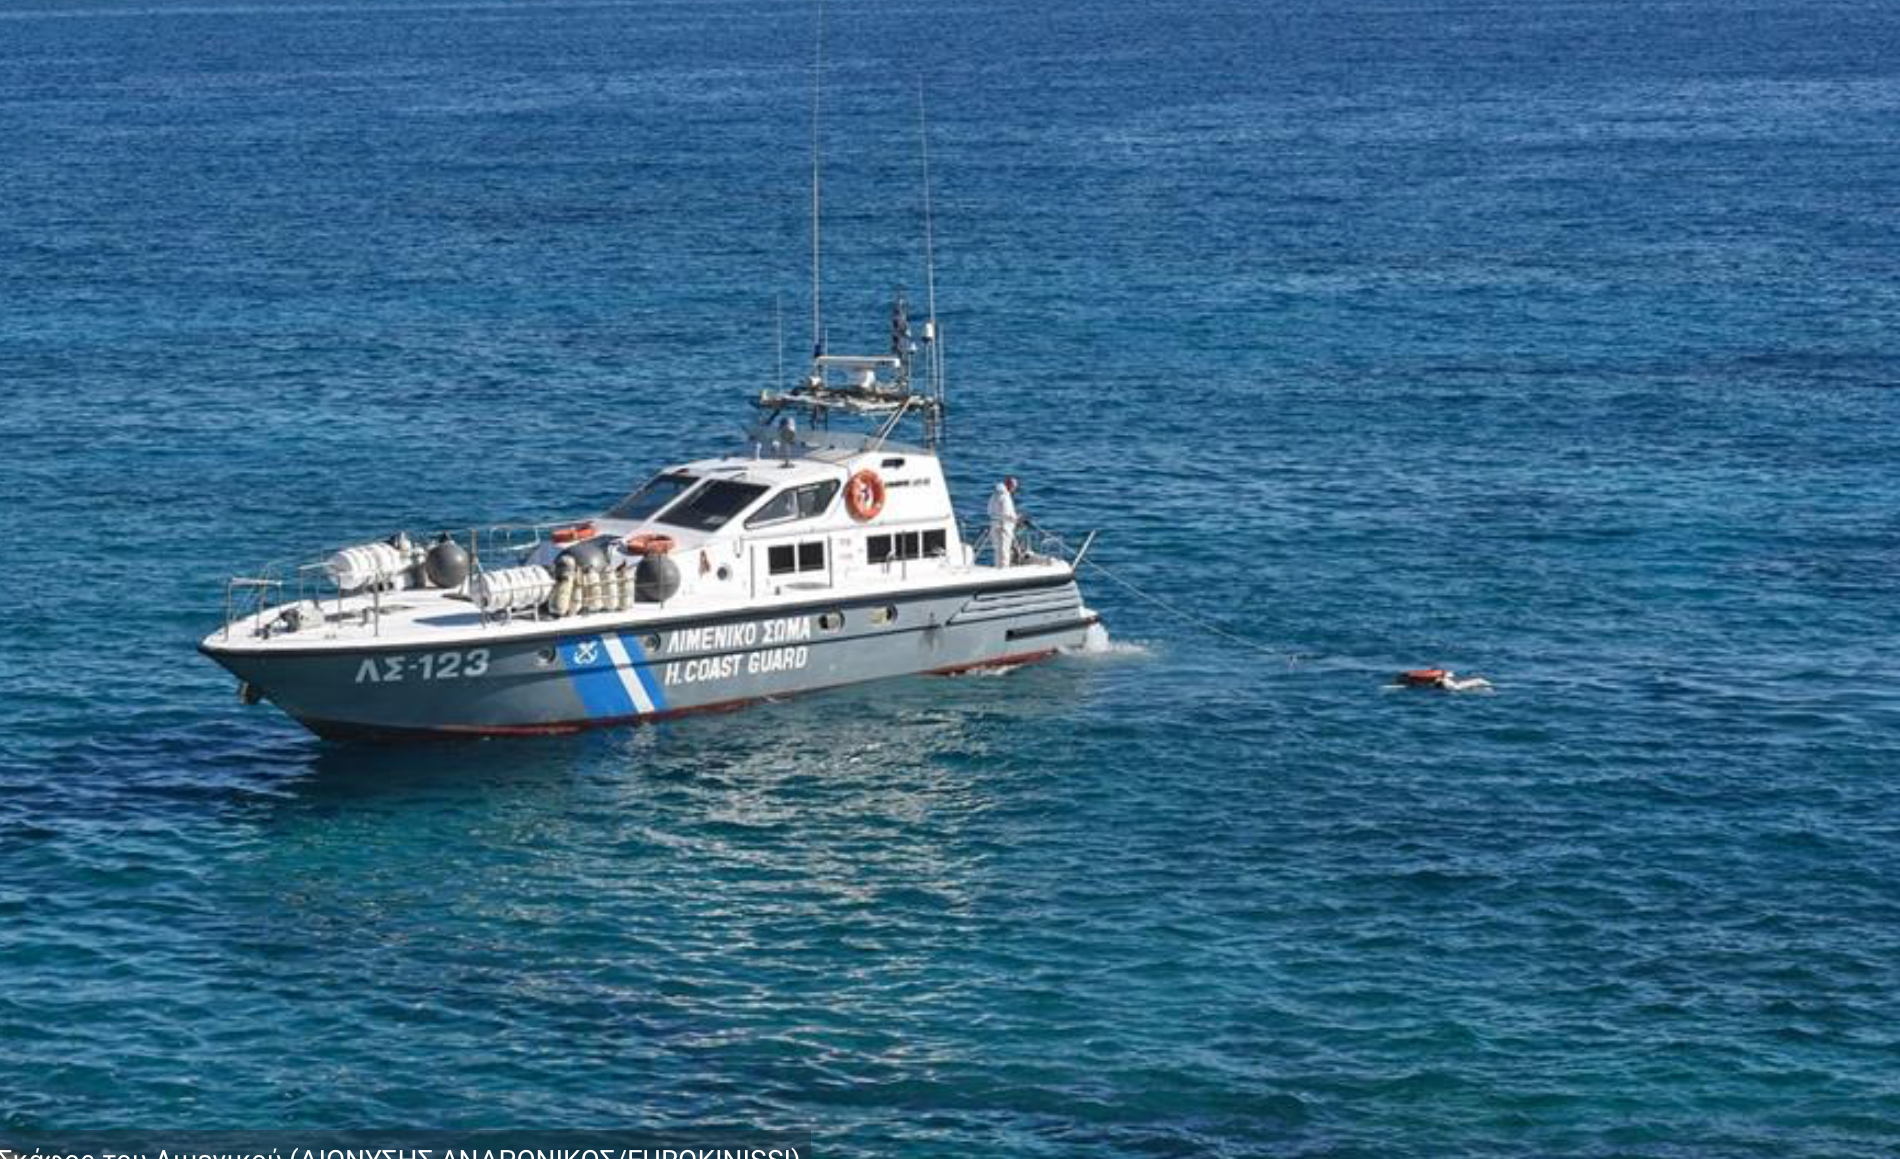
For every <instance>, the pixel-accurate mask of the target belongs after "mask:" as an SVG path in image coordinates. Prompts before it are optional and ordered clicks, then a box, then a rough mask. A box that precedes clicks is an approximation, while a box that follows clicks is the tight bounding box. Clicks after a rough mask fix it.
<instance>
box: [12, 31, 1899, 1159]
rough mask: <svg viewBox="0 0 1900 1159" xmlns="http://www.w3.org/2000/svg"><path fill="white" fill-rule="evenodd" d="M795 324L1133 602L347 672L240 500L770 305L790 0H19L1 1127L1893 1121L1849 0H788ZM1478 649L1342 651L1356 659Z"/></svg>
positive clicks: (606, 370) (1799, 1148) (613, 435)
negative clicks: (896, 312)
mask: <svg viewBox="0 0 1900 1159" xmlns="http://www.w3.org/2000/svg"><path fill="white" fill-rule="evenodd" d="M826 10H827V16H826V19H827V36H826V44H827V56H828V58H829V59H828V62H827V67H826V85H825V91H824V106H823V133H824V138H825V142H826V170H825V176H826V183H825V190H826V199H827V206H828V213H827V256H826V270H827V275H826V300H827V315H828V319H829V322H830V327H831V334H832V340H833V345H834V346H836V347H848V346H852V345H868V344H872V343H876V342H878V341H880V340H881V338H882V335H883V333H884V331H883V325H884V323H883V313H882V311H883V309H884V304H885V302H886V301H887V299H888V296H889V295H890V293H891V291H892V290H893V288H895V287H897V286H900V285H901V286H908V287H909V289H910V290H911V292H912V294H913V297H917V296H919V295H921V293H922V256H921V249H922V247H921V243H920V238H921V230H920V228H919V216H920V215H919V189H918V182H917V179H916V169H917V135H916V120H917V109H916V87H915V86H916V84H917V82H918V78H919V77H921V78H923V80H924V82H925V85H926V89H927V92H928V105H929V116H930V122H931V128H930V135H931V148H932V165H933V172H934V176H935V186H936V188H935V195H936V208H937V222H936V224H937V235H938V238H939V241H940V246H939V265H938V286H939V293H940V297H941V303H942V309H943V316H944V319H945V328H946V333H947V336H948V350H949V355H950V358H949V363H950V375H951V384H950V385H951V392H952V398H953V401H954V405H955V408H956V409H955V412H954V420H953V440H954V441H953V444H952V448H951V449H952V451H953V453H954V455H955V458H954V461H953V468H954V473H955V476H956V481H957V484H958V486H959V488H960V493H961V495H962V496H963V498H964V500H965V501H966V503H967V504H968V505H969V508H970V510H971V512H972V513H974V512H975V511H976V510H977V509H978V506H979V505H980V501H981V498H982V495H983V491H984V489H985V488H986V487H987V485H988V483H989V482H990V481H991V480H993V479H994V478H995V477H996V476H997V475H998V474H1000V473H1001V472H1004V471H1014V472H1016V473H1017V474H1019V475H1021V476H1023V477H1024V479H1025V482H1026V484H1027V489H1026V491H1025V494H1024V501H1025V506H1026V507H1027V509H1028V510H1029V511H1030V512H1031V513H1032V514H1033V515H1035V516H1037V517H1038V518H1039V519H1041V520H1042V521H1044V522H1045V523H1049V524H1052V525H1056V526H1059V527H1062V528H1066V529H1073V530H1083V529H1087V528H1092V527H1099V528H1101V529H1102V530H1103V538H1102V540H1101V543H1100V547H1099V548H1098V558H1099V559H1100V560H1101V561H1102V562H1103V563H1104V564H1105V565H1107V566H1108V567H1110V568H1112V569H1113V570H1114V573H1115V574H1116V575H1118V576H1120V577H1123V578H1124V579H1126V580H1129V581H1132V582H1133V583H1135V584H1137V585H1139V586H1140V587H1141V588H1143V589H1150V590H1152V591H1154V592H1155V593H1158V594H1160V595H1162V596H1163V597H1164V598H1165V599H1167V600H1168V601H1170V602H1172V603H1174V604H1176V605H1179V606H1180V607H1182V608H1183V609H1185V610H1187V611H1189V612H1191V613H1192V614H1194V615H1196V616H1199V617H1204V618H1205V619H1207V620H1208V621H1210V622H1212V623H1214V624H1216V625H1219V626H1220V627H1222V628H1223V629H1225V630H1227V631H1229V632H1233V633H1237V634H1241V635H1244V636H1247V637H1249V638H1251V639H1255V640H1258V641H1260V642H1261V643H1262V644H1263V645H1264V646H1266V647H1267V648H1268V649H1270V650H1271V651H1270V652H1263V651H1259V650H1250V649H1248V648H1244V647H1241V646H1239V645H1236V644H1234V643H1233V642H1231V641H1230V640H1228V639H1225V638H1222V637H1219V636H1216V635H1213V634H1210V633H1207V632H1204V631H1202V630H1200V629H1199V628H1197V627H1196V626H1195V625H1193V624H1191V623H1189V622H1186V621H1184V620H1182V619H1179V618H1177V617H1175V616H1173V615H1171V614H1170V613H1168V612H1166V611H1164V610H1163V609H1161V608H1159V607H1157V606H1156V605H1154V604H1151V603H1148V602H1146V601H1144V600H1142V599H1140V598H1137V596H1136V595H1135V594H1134V593H1133V592H1132V591H1131V590H1130V589H1128V588H1126V587H1122V586H1119V585H1117V584H1116V583H1113V582H1110V581H1109V580H1108V579H1107V577H1106V576H1100V575H1098V576H1096V577H1094V578H1092V579H1091V581H1090V582H1089V583H1088V585H1087V592H1088V596H1089V599H1090V601H1091V603H1092V604H1093V605H1094V606H1096V607H1097V608H1098V609H1099V610H1100V611H1101V612H1102V613H1103V614H1104V616H1105V617H1106V619H1107V622H1108V623H1109V625H1110V627H1111V630H1112V632H1113V634H1114V636H1115V638H1116V640H1117V641H1118V642H1119V646H1118V648H1117V649H1116V650H1115V651H1114V652H1112V653H1110V654H1108V655H1105V656H1093V657H1086V658H1070V659H1064V660H1061V661H1058V662H1054V663H1051V664H1048V665H1044V666H1040V667H1036V668H1032V669H1026V670H1022V671H1019V672H1016V673H1013V674H1010V675H1008V676H1004V677H985V678H966V679H957V680H937V681H921V680H920V681H914V682H899V683H894V684H885V685H879V686H874V687H865V688H860V689H854V690H847V691H843V692H837V693H830V694H824V695H817V696H812V697H809V698H806V699H802V700H798V701H794V702H789V703H784V704H779V705H772V706H766V707H762V708H758V709H756V710H752V711H748V712H744V713H739V714H733V715H724V716H717V717H710V718H699V719H690V720H683V721H679V722H676V723H671V724H667V725H664V726H661V727H654V728H647V729H640V730H629V731H617V732H609V733H597V734H591V735H587V736H582V737H577V738H569V739H557V740H548V741H534V742H506V743H502V742H495V743H487V744H471V745H459V746H449V747H434V748H415V749H396V750H375V749H363V748H350V747H337V746H329V745H325V744H323V743H320V742H318V741H316V740H314V739H312V738H310V737H308V736H307V735H305V734H303V733H302V732H301V731H299V730H298V729H297V728H296V727H295V726H294V725H292V724H291V723H289V722H288V721H286V720H285V719H283V718H282V717H281V716H279V715H277V714H275V713H273V712H272V711H270V710H268V709H267V708H255V709H246V708H244V707H242V706H240V705H239V704H238V702H237V700H236V698H235V697H234V695H233V689H232V687H231V683H230V681H229V680H228V678H226V677H225V676H224V675H223V674H222V673H221V672H219V671H218V670H217V669H215V668H214V667H213V666H211V665H210V664H208V663H206V662H205V661H203V660H202V659H200V658H199V657H198V656H197V655H196V654H195V653H194V652H193V650H192V646H193V643H194V641H195V640H196V639H197V638H198V637H199V636H201V635H202V634H204V633H205V632H207V631H209V630H210V629H211V628H212V627H214V626H215V625H216V623H217V621H218V617H219V601H220V598H221V589H220V584H221V582H222V579H223V577H224V576H226V575H227V574H230V573H233V572H238V571H242V570H244V569H246V568H248V567H251V566H253V565H255V564H256V563H258V562H260V561H263V560H266V559H274V558H282V557H298V556H306V555H311V554H314V553H316V552H317V551H319V550H320V549H323V548H325V547H328V546H332V545H335V544H337V543H342V542H351V541H355V540H359V539H363V538H368V537H374V536H380V535H382V534H386V533H388V532H389V531H391V530H393V529H395V528H397V527H408V528H410V529H412V530H416V531H420V530H423V529H425V528H428V527H431V526H445V525H455V524H465V523H471V522H482V521H490V520H500V519H506V518H514V517H531V516H551V515H559V514H567V513H574V512H579V511H585V510H587V509H590V508H592V507H595V506H597V505H598V504H599V503H601V502H602V501H603V500H605V499H608V498H610V497H612V496H614V495H616V494H618V493H620V492H622V491H623V490H625V489H626V488H627V487H628V486H630V485H631V484H632V483H633V482H634V481H636V480H637V479H638V478H640V477H641V476H642V474H643V472H645V471H647V470H648V469H650V468H652V467H653V466H655V465H658V464H660V463H662V462H664V461H667V460H670V459H675V458H679V457H684V456H686V455H688V454H695V453H702V452H706V451H709V450H717V449H719V448H720V447H722V446H723V445H725V442H726V440H727V438H728V436H729V434H730V433H731V432H734V431H736V429H737V425H738V423H739V422H740V420H741V419H742V417H743V411H744V407H743V399H744V396H745V395H746V394H748V393H749V392H751V391H754V390H756V389H758V388H759V387H760V386H761V385H763V384H765V383H766V382H769V381H770V380H771V378H772V376H773V374H774V373H775V362H776V358H777V355H776V348H777V346H776V338H775V330H776V327H775V323H774V318H775V310H779V309H782V311H783V314H784V318H785V329H786V331H787V333H788V335H789V337H788V339H787V346H788V349H789V350H791V351H792V352H793V354H794V359H793V360H794V361H795V360H796V359H795V355H796V353H797V352H799V351H800V350H802V349H803V348H804V347H805V344H806V342H807V334H808V331H807V326H808V323H807V321H806V319H807V317H808V315H807V310H808V305H807V298H806V264H805V263H806V261H807V255H808V251H807V249H806V246H807V240H806V234H805V232H804V231H805V228H806V211H807V203H806V200H805V197H806V176H807V168H806V167H807V164H808V159H807V154H806V152H805V148H806V142H807V141H808V140H809V134H810V129H811V122H810V119H809V118H810V104H809V93H810V88H809V85H810V80H811V45H812V25H813V21H812V10H811V7H810V6H809V5H805V4H799V3H767V2H765V0H723V2H708V3H696V4H687V3H659V2H652V3H643V2H614V0H602V2H583V3H529V2H526V0H439V2H433V0H430V2H425V0H388V2H382V3H373V4H372V3H344V2H341V0H336V2H301V0H292V2H283V3H277V2H264V0H252V2H226V0H191V2H182V0H181V2H178V3H161V2H157V0H125V2H116V3H115V2H91V0H85V2H76V0H12V2H11V3H10V4H8V5H7V6H6V7H5V8H0V495H3V496H4V501H3V502H0V531H3V532H4V533H5V535H4V542H5V543H6V544H7V547H6V549H5V553H4V563H0V577H4V598H5V603H4V612H0V623H3V624H4V626H5V643H4V646H0V1130H6V1131H23V1130H50V1131H60V1130H73V1129H79V1128H101V1127H133V1128H145V1129H184V1128H192V1127H198V1128H208V1127H217V1128H235V1127H245V1128H256V1127H266V1126H331V1127H340V1126H357V1127H361V1126H395V1125H407V1126H424V1127H442V1128H447V1127H478V1126H502V1125H547V1126H552V1125H559V1126H610V1125H634V1126H646V1127H657V1126H669V1125H680V1124H703V1123H715V1124H743V1125H749V1126H756V1127H768V1128H801V1129H809V1130H810V1131H812V1132H813V1134H814V1137H815V1141H816V1142H817V1144H818V1145H819V1148H820V1150H821V1153H823V1154H831V1155H864V1156H872V1155H877V1156H884V1155H918V1156H924V1155H932V1156H934V1155H947V1154H957V1153H982V1154H1005V1155H1038V1156H1041V1155H1049V1156H1054V1155H1064V1156H1066V1155H1077V1156H1080V1155H1091V1156H1093V1155H1142V1156H1161V1155H1203V1154H1206V1155H1231V1156H1243V1155H1248V1156H1250V1155H1342V1156H1343V1155H1367V1156H1370V1155H1380V1156H1406V1155H1417V1156H1439V1155H1452V1154H1485V1155H1489V1154H1498V1155H1539V1156H1546V1155H1672V1156H1734V1155H1764V1156H1766V1155H1774V1156H1790V1155H1816V1156H1820V1155H1827V1156H1859V1155H1867V1156H1874V1155H1891V1154H1893V1153H1894V1152H1895V1151H1896V1150H1897V1149H1900V780H1897V778H1900V680H1897V679H1896V666H1895V661H1894V652H1895V649H1896V645H1897V644H1900V605H1897V604H1896V598H1895V597H1896V581H1897V578H1900V389H1896V388H1897V387H1900V328H1897V327H1896V320H1897V319H1900V134H1897V133H1896V129H1897V128H1900V8H1897V7H1896V6H1895V5H1893V4H1891V3H1887V2H1871V0H1870V2H1861V0H1748V2H1745V3H1737V2H1734V0H1658V2H1654V3H1645V4H1630V3H1624V2H1620V0H1517V2H1513V3H1502V2H1494V0H1465V2H1458V3H1453V2H1451V0H1284V2H1279V3H1273V4H1265V3H1240V2H1235V0H1204V2H1196V3H1185V2H1180V0H1139V2H1138V0H1100V2H1097V3H1090V4H1078V3H1066V2H1065V3H1051V4H1044V5H1032V4H1020V3H1008V2H1006V0H940V2H937V3H931V4H922V3H914V2H910V0H886V2H882V3H875V4H874V3H868V2H862V0H831V2H830V3H828V4H827V5H826ZM1425 664H1444V665H1450V666H1453V667H1456V668H1458V669H1460V670H1475V671H1481V672H1483V673H1485V674H1487V675H1488V676H1490V677H1491V678H1492V679H1493V680H1494V681H1496V683H1497V685H1498V691H1497V693H1496V694H1495V695H1490V696H1462V697H1439V696H1425V695H1406V694H1392V693H1388V692H1385V691H1382V688H1381V686H1382V684H1383V683H1384V682H1385V680H1386V679H1387V677H1388V676H1389V674H1390V673H1391V672H1393V671H1394V670H1396V669H1399V668H1402V667H1411V666H1419V665H1425Z"/></svg>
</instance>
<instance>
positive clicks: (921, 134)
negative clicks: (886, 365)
mask: <svg viewBox="0 0 1900 1159" xmlns="http://www.w3.org/2000/svg"><path fill="white" fill-rule="evenodd" d="M917 149H918V154H919V156H920V157H921V158H922V160H923V179H924V298H925V306H924V308H925V312H926V314H927V318H926V319H925V322H924V342H925V349H926V352H927V353H928V356H929V359H930V385H931V390H932V392H933V393H934V394H935V395H936V399H937V421H938V422H939V423H941V422H943V336H942V335H941V334H940V333H939V332H938V330H937V237H936V222H935V217H934V214H933V213H932V211H931V204H930V123H929V121H928V120H926V119H925V116H924V78H923V76H922V74H919V75H918V77H917Z"/></svg>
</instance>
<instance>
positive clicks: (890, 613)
mask: <svg viewBox="0 0 1900 1159" xmlns="http://www.w3.org/2000/svg"><path fill="white" fill-rule="evenodd" d="M871 622H872V623H873V624H876V625H878V626H879V627H883V626H884V625H885V624H894V623H896V622H897V609H896V608H893V607H890V606H889V605H886V606H885V607H882V608H872V609H871Z"/></svg>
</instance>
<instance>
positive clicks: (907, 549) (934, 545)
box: [864, 531, 949, 563]
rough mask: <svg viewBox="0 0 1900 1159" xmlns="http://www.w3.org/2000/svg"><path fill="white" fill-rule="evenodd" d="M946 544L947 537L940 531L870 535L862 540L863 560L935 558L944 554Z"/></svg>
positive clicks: (879, 561) (886, 561) (885, 560)
mask: <svg viewBox="0 0 1900 1159" xmlns="http://www.w3.org/2000/svg"><path fill="white" fill-rule="evenodd" d="M948 542H949V539H948V537H947V536H946V535H945V533H944V532H942V531H899V532H895V533H893V534H891V535H871V536H867V537H865V540H864V558H865V560H866V561H867V562H869V563H890V562H892V561H894V560H902V559H925V558H935V557H939V556H942V555H944V554H946V551H945V544H947V543H948Z"/></svg>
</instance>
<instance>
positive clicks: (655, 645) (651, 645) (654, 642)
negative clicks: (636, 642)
mask: <svg viewBox="0 0 1900 1159" xmlns="http://www.w3.org/2000/svg"><path fill="white" fill-rule="evenodd" d="M640 646H641V647H642V648H645V649H646V650H647V654H648V655H652V654H653V653H655V652H658V651H659V650H660V638H659V637H658V636H654V635H647V636H642V637H640Z"/></svg>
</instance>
